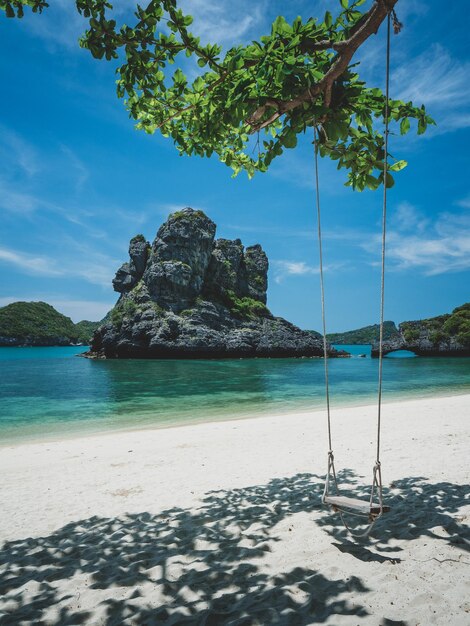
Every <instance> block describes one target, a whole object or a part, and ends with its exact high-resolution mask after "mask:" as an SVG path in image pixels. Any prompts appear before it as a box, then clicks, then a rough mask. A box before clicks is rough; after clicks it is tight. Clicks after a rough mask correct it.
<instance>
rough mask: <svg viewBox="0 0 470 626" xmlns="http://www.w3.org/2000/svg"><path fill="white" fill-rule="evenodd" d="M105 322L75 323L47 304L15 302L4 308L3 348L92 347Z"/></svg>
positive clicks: (1, 322) (0, 326) (0, 321)
mask: <svg viewBox="0 0 470 626" xmlns="http://www.w3.org/2000/svg"><path fill="white" fill-rule="evenodd" d="M101 323H102V322H89V321H87V320H83V321H81V322H78V323H77V324H74V323H73V322H72V320H71V319H70V317H67V316H65V315H62V313H59V312H58V311H56V309H54V307H53V306H51V305H50V304H47V303H46V302H12V303H11V304H7V305H6V306H4V307H1V308H0V346H70V345H77V344H83V345H89V343H90V341H91V337H92V335H93V333H94V331H95V330H96V329H97V328H98V326H100V324H101Z"/></svg>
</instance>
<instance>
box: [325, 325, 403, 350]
mask: <svg viewBox="0 0 470 626" xmlns="http://www.w3.org/2000/svg"><path fill="white" fill-rule="evenodd" d="M379 332H380V327H379V325H378V324H372V325H371V326H364V327H363V328H358V329H357V330H348V331H346V332H344V333H329V334H327V335H326V337H327V339H328V341H330V342H331V343H334V344H337V345H340V344H343V345H347V344H349V345H360V344H371V343H374V342H376V341H378V340H379ZM398 336H399V332H398V328H397V327H396V326H395V322H384V339H387V340H388V339H394V338H395V337H398Z"/></svg>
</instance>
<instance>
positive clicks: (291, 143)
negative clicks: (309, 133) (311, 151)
mask: <svg viewBox="0 0 470 626" xmlns="http://www.w3.org/2000/svg"><path fill="white" fill-rule="evenodd" d="M282 144H283V145H284V146H285V147H286V148H295V146H296V145H297V133H296V132H295V130H292V129H290V130H289V131H288V133H287V134H286V135H285V136H284V137H283V140H282Z"/></svg>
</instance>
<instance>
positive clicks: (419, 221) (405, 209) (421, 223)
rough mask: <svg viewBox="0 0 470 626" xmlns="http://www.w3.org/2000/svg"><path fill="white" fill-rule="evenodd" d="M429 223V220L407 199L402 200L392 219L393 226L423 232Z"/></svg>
mask: <svg viewBox="0 0 470 626" xmlns="http://www.w3.org/2000/svg"><path fill="white" fill-rule="evenodd" d="M428 224H429V220H428V219H427V218H426V217H424V215H422V214H421V213H420V212H419V211H418V210H417V209H416V207H414V206H413V205H412V204H410V203H409V202H406V201H405V202H400V204H399V205H398V207H397V209H396V211H394V212H393V215H392V219H391V226H392V227H395V228H396V229H398V230H401V231H409V230H412V231H418V232H422V231H423V230H424V229H425V228H426V226H427V225H428Z"/></svg>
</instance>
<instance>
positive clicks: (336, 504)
mask: <svg viewBox="0 0 470 626" xmlns="http://www.w3.org/2000/svg"><path fill="white" fill-rule="evenodd" d="M394 19H395V16H394ZM390 21H391V19H390V13H389V14H388V18H387V52H386V71H385V74H386V88H385V115H384V125H385V129H384V152H385V156H384V168H383V182H384V192H383V210H382V263H381V294H380V331H379V380H378V401H377V452H376V461H375V464H374V467H373V474H372V487H371V490H370V497H369V498H368V499H367V500H365V499H364V500H362V499H359V498H353V497H349V496H344V495H342V494H341V491H340V488H339V485H338V480H337V477H336V469H335V463H334V454H333V444H332V437H331V416H330V393H329V382H328V350H327V342H326V318H325V292H324V281H323V249H322V231H321V211H320V192H319V184H318V178H319V177H318V133H317V127H316V123H314V126H313V131H314V144H315V150H314V153H315V188H316V209H317V224H318V232H317V235H318V249H319V270H320V291H321V311H322V323H323V357H324V359H323V360H324V367H325V395H326V409H327V419H328V444H329V450H328V469H327V474H326V479H325V487H324V491H323V497H322V502H323V503H324V504H326V505H328V506H329V507H331V509H333V511H334V512H336V513H339V515H340V517H341V520H342V522H343V524H344V526H345V527H346V529H347V530H348V531H349V533H350V534H352V535H353V536H355V537H363V536H366V535H368V534H369V533H370V531H371V530H372V527H373V525H374V524H375V522H376V521H377V520H378V519H379V518H380V517H381V516H382V515H383V514H384V513H387V512H388V511H390V507H388V506H386V505H385V504H384V503H383V498H382V470H381V464H380V427H381V406H382V364H383V346H382V344H383V320H384V292H385V290H384V286H385V236H386V217H387V185H386V180H387V169H388V135H389V82H390ZM331 483H333V485H332V486H333V489H334V493H333V494H332V493H331V490H330V487H331ZM345 515H348V516H349V515H353V516H356V517H359V518H363V519H364V520H365V521H367V522H368V526H367V528H366V529H365V530H364V531H363V532H361V533H356V532H354V530H353V529H351V528H350V527H349V525H348V523H347V521H346V519H345V517H344V516H345Z"/></svg>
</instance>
